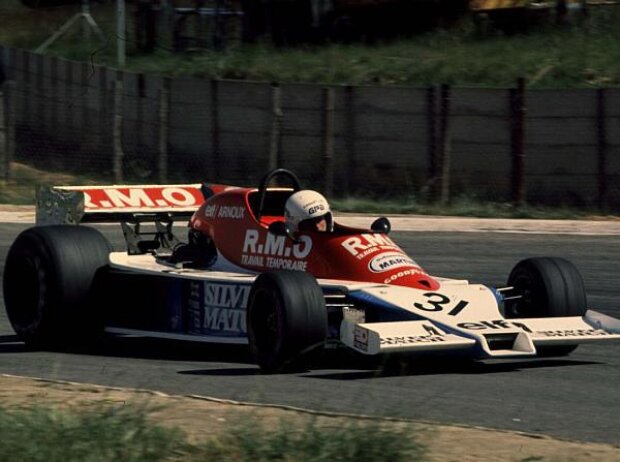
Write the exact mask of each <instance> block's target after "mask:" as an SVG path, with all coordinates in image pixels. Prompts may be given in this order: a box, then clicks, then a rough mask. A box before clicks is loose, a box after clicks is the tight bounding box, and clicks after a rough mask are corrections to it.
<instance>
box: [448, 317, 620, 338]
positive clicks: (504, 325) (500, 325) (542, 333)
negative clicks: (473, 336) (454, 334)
mask: <svg viewBox="0 0 620 462" xmlns="http://www.w3.org/2000/svg"><path fill="white" fill-rule="evenodd" d="M457 326H458V327H461V328H463V329H468V330H487V329H511V328H515V327H516V328H518V329H521V330H523V331H524V332H528V333H530V334H533V335H534V336H535V337H596V336H605V335H613V334H611V333H610V332H607V331H605V330H603V329H555V330H537V331H532V329H531V328H530V327H528V326H527V325H526V324H525V323H522V322H514V321H506V320H504V319H497V320H494V321H478V322H462V323H460V324H457Z"/></svg>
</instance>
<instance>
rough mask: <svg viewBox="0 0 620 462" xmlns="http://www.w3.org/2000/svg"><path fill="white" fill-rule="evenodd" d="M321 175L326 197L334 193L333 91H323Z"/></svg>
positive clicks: (327, 89) (329, 89)
mask: <svg viewBox="0 0 620 462" xmlns="http://www.w3.org/2000/svg"><path fill="white" fill-rule="evenodd" d="M322 112H323V117H322V118H323V120H322V137H323V174H324V190H325V194H327V196H331V195H332V194H333V192H334V89H333V88H324V89H323V111H322Z"/></svg>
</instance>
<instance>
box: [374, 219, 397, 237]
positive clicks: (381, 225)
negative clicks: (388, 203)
mask: <svg viewBox="0 0 620 462" xmlns="http://www.w3.org/2000/svg"><path fill="white" fill-rule="evenodd" d="M370 229H372V230H373V231H374V232H375V233H381V234H389V233H390V231H392V224H391V223H390V220H388V219H387V218H386V217H380V218H377V219H376V220H375V221H373V222H372V225H370Z"/></svg>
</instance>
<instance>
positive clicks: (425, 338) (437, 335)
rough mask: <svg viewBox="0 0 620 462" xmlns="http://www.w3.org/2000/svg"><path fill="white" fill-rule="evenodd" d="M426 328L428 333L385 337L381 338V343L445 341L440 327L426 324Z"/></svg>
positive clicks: (400, 343)
mask: <svg viewBox="0 0 620 462" xmlns="http://www.w3.org/2000/svg"><path fill="white" fill-rule="evenodd" d="M423 327H424V330H425V331H426V332H428V335H406V336H402V337H385V338H382V339H381V345H409V344H413V343H433V342H445V341H446V339H445V336H444V332H442V331H441V330H440V329H439V328H438V327H435V326H432V325H429V324H424V325H423Z"/></svg>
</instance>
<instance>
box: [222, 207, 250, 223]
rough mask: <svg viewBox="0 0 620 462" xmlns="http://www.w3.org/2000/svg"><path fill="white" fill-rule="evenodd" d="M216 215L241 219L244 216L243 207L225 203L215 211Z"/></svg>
mask: <svg viewBox="0 0 620 462" xmlns="http://www.w3.org/2000/svg"><path fill="white" fill-rule="evenodd" d="M217 217H218V218H232V219H233V220H243V219H244V218H245V209H244V208H243V207H229V206H227V205H222V206H221V207H220V209H219V210H218V212H217Z"/></svg>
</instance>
